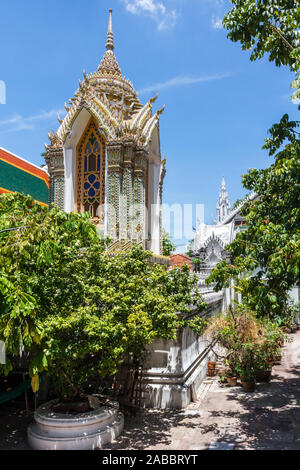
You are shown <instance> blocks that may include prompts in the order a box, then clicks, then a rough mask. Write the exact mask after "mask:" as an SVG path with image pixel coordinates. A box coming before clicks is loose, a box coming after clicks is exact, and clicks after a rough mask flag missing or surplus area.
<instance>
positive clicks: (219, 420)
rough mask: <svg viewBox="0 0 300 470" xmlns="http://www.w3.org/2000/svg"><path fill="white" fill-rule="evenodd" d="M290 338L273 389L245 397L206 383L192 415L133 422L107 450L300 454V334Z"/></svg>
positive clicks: (150, 415) (146, 416)
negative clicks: (269, 451)
mask: <svg viewBox="0 0 300 470" xmlns="http://www.w3.org/2000/svg"><path fill="white" fill-rule="evenodd" d="M289 338H290V339H291V340H292V342H290V343H288V344H287V345H286V346H285V347H284V348H283V357H282V363H281V365H279V366H275V367H274V368H273V373H272V380H271V383H269V384H258V385H257V388H256V391H255V392H254V393H245V392H244V391H243V389H242V388H241V387H240V386H237V387H233V388H230V387H228V386H227V385H222V384H220V383H219V380H218V377H215V378H213V379H210V380H206V381H205V382H204V383H203V384H202V386H201V388H200V390H199V393H198V400H197V402H196V403H192V404H191V405H190V406H189V408H188V409H186V410H183V411H148V410H145V411H143V412H141V414H140V415H138V416H134V417H133V416H127V417H126V418H125V430H124V433H123V435H122V436H120V438H119V439H118V440H117V441H115V442H114V443H112V444H110V445H109V446H107V447H106V449H153V450H154V449H157V450H158V449H159V450H163V449H168V450H203V449H228V450H232V449H280V450H283V449H298V450H300V406H299V405H300V332H299V331H298V332H297V334H291V335H289Z"/></svg>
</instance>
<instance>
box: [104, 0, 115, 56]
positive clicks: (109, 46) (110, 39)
mask: <svg viewBox="0 0 300 470" xmlns="http://www.w3.org/2000/svg"><path fill="white" fill-rule="evenodd" d="M105 47H106V50H107V51H113V50H114V35H113V29H112V9H111V8H110V10H109V19H108V30H107V39H106V44H105Z"/></svg>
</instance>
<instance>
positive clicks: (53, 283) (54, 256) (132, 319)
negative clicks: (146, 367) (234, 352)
mask: <svg viewBox="0 0 300 470" xmlns="http://www.w3.org/2000/svg"><path fill="white" fill-rule="evenodd" d="M12 228H15V229H16V230H11V229H12ZM1 230H2V232H1ZM105 248H106V241H105V240H101V239H100V238H99V237H98V236H97V233H96V229H95V227H94V226H93V225H92V223H91V221H90V218H89V216H88V215H87V214H66V213H64V212H62V211H60V210H59V209H58V208H57V207H56V206H53V207H51V208H50V210H48V209H46V208H44V207H41V206H40V205H38V204H36V203H34V201H33V200H32V199H31V198H29V197H25V196H22V195H20V194H16V195H12V194H10V195H2V196H1V197H0V339H1V340H3V341H4V342H5V344H6V350H7V356H8V358H9V363H8V364H9V365H6V368H5V370H4V369H2V370H3V371H4V372H8V371H9V369H11V368H12V366H13V363H14V361H15V358H16V357H17V356H18V355H19V351H20V349H21V350H24V351H25V352H27V353H29V357H30V363H29V371H30V375H31V376H32V377H35V378H36V377H37V376H36V374H37V373H39V372H42V371H44V370H48V373H49V374H50V375H52V376H53V379H54V380H53V383H54V384H55V386H56V393H57V394H58V395H62V396H65V397H67V396H69V395H74V394H76V393H78V391H79V390H80V387H81V386H83V385H84V383H86V381H87V380H88V379H89V378H90V377H95V376H97V375H101V376H102V377H103V376H105V375H106V374H114V373H116V371H117V369H118V366H119V364H120V363H121V362H122V361H123V360H124V358H125V357H126V356H128V355H132V354H133V355H134V356H136V357H139V356H140V355H141V354H142V353H143V352H144V349H145V346H146V345H147V344H149V343H151V341H153V339H154V338H156V337H162V338H165V339H173V338H175V337H176V334H177V331H178V328H181V327H183V326H185V325H184V322H182V320H181V319H180V316H178V314H177V312H182V313H185V312H189V311H190V308H191V305H196V306H197V308H199V309H201V308H203V307H204V303H203V301H202V298H201V296H200V295H199V293H198V291H197V278H196V277H193V276H191V275H190V273H189V270H188V268H187V267H183V268H182V269H172V270H170V271H167V270H166V269H165V267H163V266H161V265H154V266H152V267H151V266H150V264H149V263H148V259H149V257H150V256H151V253H150V252H145V251H143V250H142V249H141V248H139V247H137V246H135V247H134V248H133V250H132V251H131V252H130V253H127V254H119V255H117V256H109V255H108V254H107V253H106V251H105ZM34 380H35V379H34ZM35 381H36V380H35Z"/></svg>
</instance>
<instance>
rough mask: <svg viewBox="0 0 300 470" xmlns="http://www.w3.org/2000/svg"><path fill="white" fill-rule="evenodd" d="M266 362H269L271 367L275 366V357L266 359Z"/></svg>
mask: <svg viewBox="0 0 300 470" xmlns="http://www.w3.org/2000/svg"><path fill="white" fill-rule="evenodd" d="M266 363H267V364H268V366H270V367H273V366H274V361H273V359H268V360H267V361H266Z"/></svg>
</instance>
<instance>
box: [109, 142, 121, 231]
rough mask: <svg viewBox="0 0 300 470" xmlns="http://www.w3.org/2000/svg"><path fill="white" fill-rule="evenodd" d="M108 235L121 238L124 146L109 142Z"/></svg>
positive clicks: (119, 143)
mask: <svg viewBox="0 0 300 470" xmlns="http://www.w3.org/2000/svg"><path fill="white" fill-rule="evenodd" d="M106 149H107V150H106V151H107V211H106V213H107V235H108V236H109V237H110V238H112V239H113V240H119V239H120V238H121V220H120V201H121V187H122V165H123V144H122V143H121V142H108V143H107V147H106Z"/></svg>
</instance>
